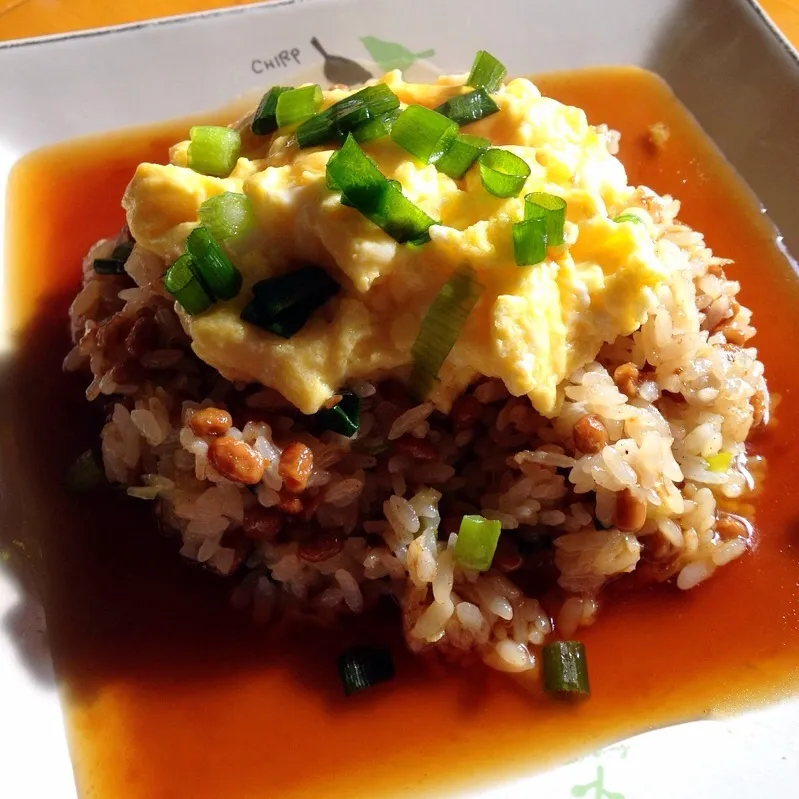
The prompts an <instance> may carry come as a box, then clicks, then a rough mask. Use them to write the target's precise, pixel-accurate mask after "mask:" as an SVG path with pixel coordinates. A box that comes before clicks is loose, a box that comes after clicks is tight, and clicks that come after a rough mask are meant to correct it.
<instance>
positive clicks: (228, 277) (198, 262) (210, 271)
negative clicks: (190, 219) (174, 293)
mask: <svg viewBox="0 0 799 799" xmlns="http://www.w3.org/2000/svg"><path fill="white" fill-rule="evenodd" d="M186 252H187V253H188V254H189V255H190V256H191V260H192V265H193V267H194V269H195V270H196V271H197V274H198V275H199V276H200V278H201V279H202V282H203V285H205V286H207V287H208V288H209V289H210V292H211V295H212V296H213V297H215V298H216V299H217V300H232V299H233V298H234V297H235V296H236V295H237V294H238V293H239V291H241V272H239V270H238V269H236V267H235V266H233V264H232V263H230V260H229V259H228V257H227V256H226V255H225V254H224V253H223V252H222V250H221V249H220V248H219V245H218V244H217V243H216V241H214V238H213V236H211V234H210V233H209V232H208V230H206V228H204V227H202V226H200V227H196V228H194V230H192V232H191V233H189V235H188V237H187V239H186Z"/></svg>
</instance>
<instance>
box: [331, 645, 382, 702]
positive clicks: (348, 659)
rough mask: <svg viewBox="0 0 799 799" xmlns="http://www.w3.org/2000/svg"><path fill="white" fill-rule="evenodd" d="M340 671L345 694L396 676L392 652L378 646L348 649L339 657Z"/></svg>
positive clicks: (349, 694)
mask: <svg viewBox="0 0 799 799" xmlns="http://www.w3.org/2000/svg"><path fill="white" fill-rule="evenodd" d="M338 673H339V677H341V682H342V685H343V686H344V694H345V696H351V695H352V694H354V693H357V692H358V691H363V690H365V689H366V688H371V687H372V686H373V685H377V684H378V683H381V682H385V681H386V680H391V679H393V678H394V661H393V660H392V658H391V652H389V651H388V650H387V649H381V648H379V647H376V646H359V647H355V648H354V649H348V650H347V651H346V652H344V654H342V655H341V656H340V657H339V659H338Z"/></svg>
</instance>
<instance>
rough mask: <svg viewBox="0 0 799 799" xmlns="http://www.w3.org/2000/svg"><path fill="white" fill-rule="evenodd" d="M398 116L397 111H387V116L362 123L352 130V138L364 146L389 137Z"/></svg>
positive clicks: (398, 112)
mask: <svg viewBox="0 0 799 799" xmlns="http://www.w3.org/2000/svg"><path fill="white" fill-rule="evenodd" d="M399 115H400V111H399V109H395V110H394V111H389V112H388V113H387V114H383V116H379V117H375V118H374V119H369V120H367V121H366V122H362V123H361V124H360V125H358V126H357V127H355V128H353V131H352V138H353V139H355V141H357V142H358V143H359V144H365V143H366V142H369V141H374V140H375V139H382V138H383V137H384V136H388V135H390V133H391V129H392V128H393V127H394V123H395V122H396V121H397V117H398V116H399Z"/></svg>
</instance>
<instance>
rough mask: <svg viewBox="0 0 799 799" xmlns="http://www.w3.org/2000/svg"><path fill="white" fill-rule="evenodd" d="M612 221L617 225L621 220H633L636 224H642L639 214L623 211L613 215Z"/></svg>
mask: <svg viewBox="0 0 799 799" xmlns="http://www.w3.org/2000/svg"><path fill="white" fill-rule="evenodd" d="M613 221H614V222H616V223H617V224H619V225H620V224H621V223H622V222H634V223H635V224H636V225H643V224H644V220H643V219H641V217H640V216H638V215H637V214H631V213H629V212H626V213H623V214H619V215H618V216H617V217H614V219H613Z"/></svg>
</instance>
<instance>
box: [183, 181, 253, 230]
mask: <svg viewBox="0 0 799 799" xmlns="http://www.w3.org/2000/svg"><path fill="white" fill-rule="evenodd" d="M197 216H198V217H199V219H200V222H202V224H203V225H204V227H205V228H206V229H207V230H208V232H209V233H210V234H211V236H212V237H213V238H214V239H216V240H217V241H224V240H225V239H230V238H235V237H236V236H241V235H243V234H244V233H247V232H248V231H249V230H251V229H252V227H253V226H254V224H255V215H254V214H253V211H252V204H251V203H250V198H249V197H247V195H246V194H236V193H235V192H232V191H226V192H224V193H223V194H217V195H216V196H215V197H209V198H208V199H207V200H206V201H205V202H204V203H203V204H202V205H201V206H200V207H199V209H198V211H197Z"/></svg>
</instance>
